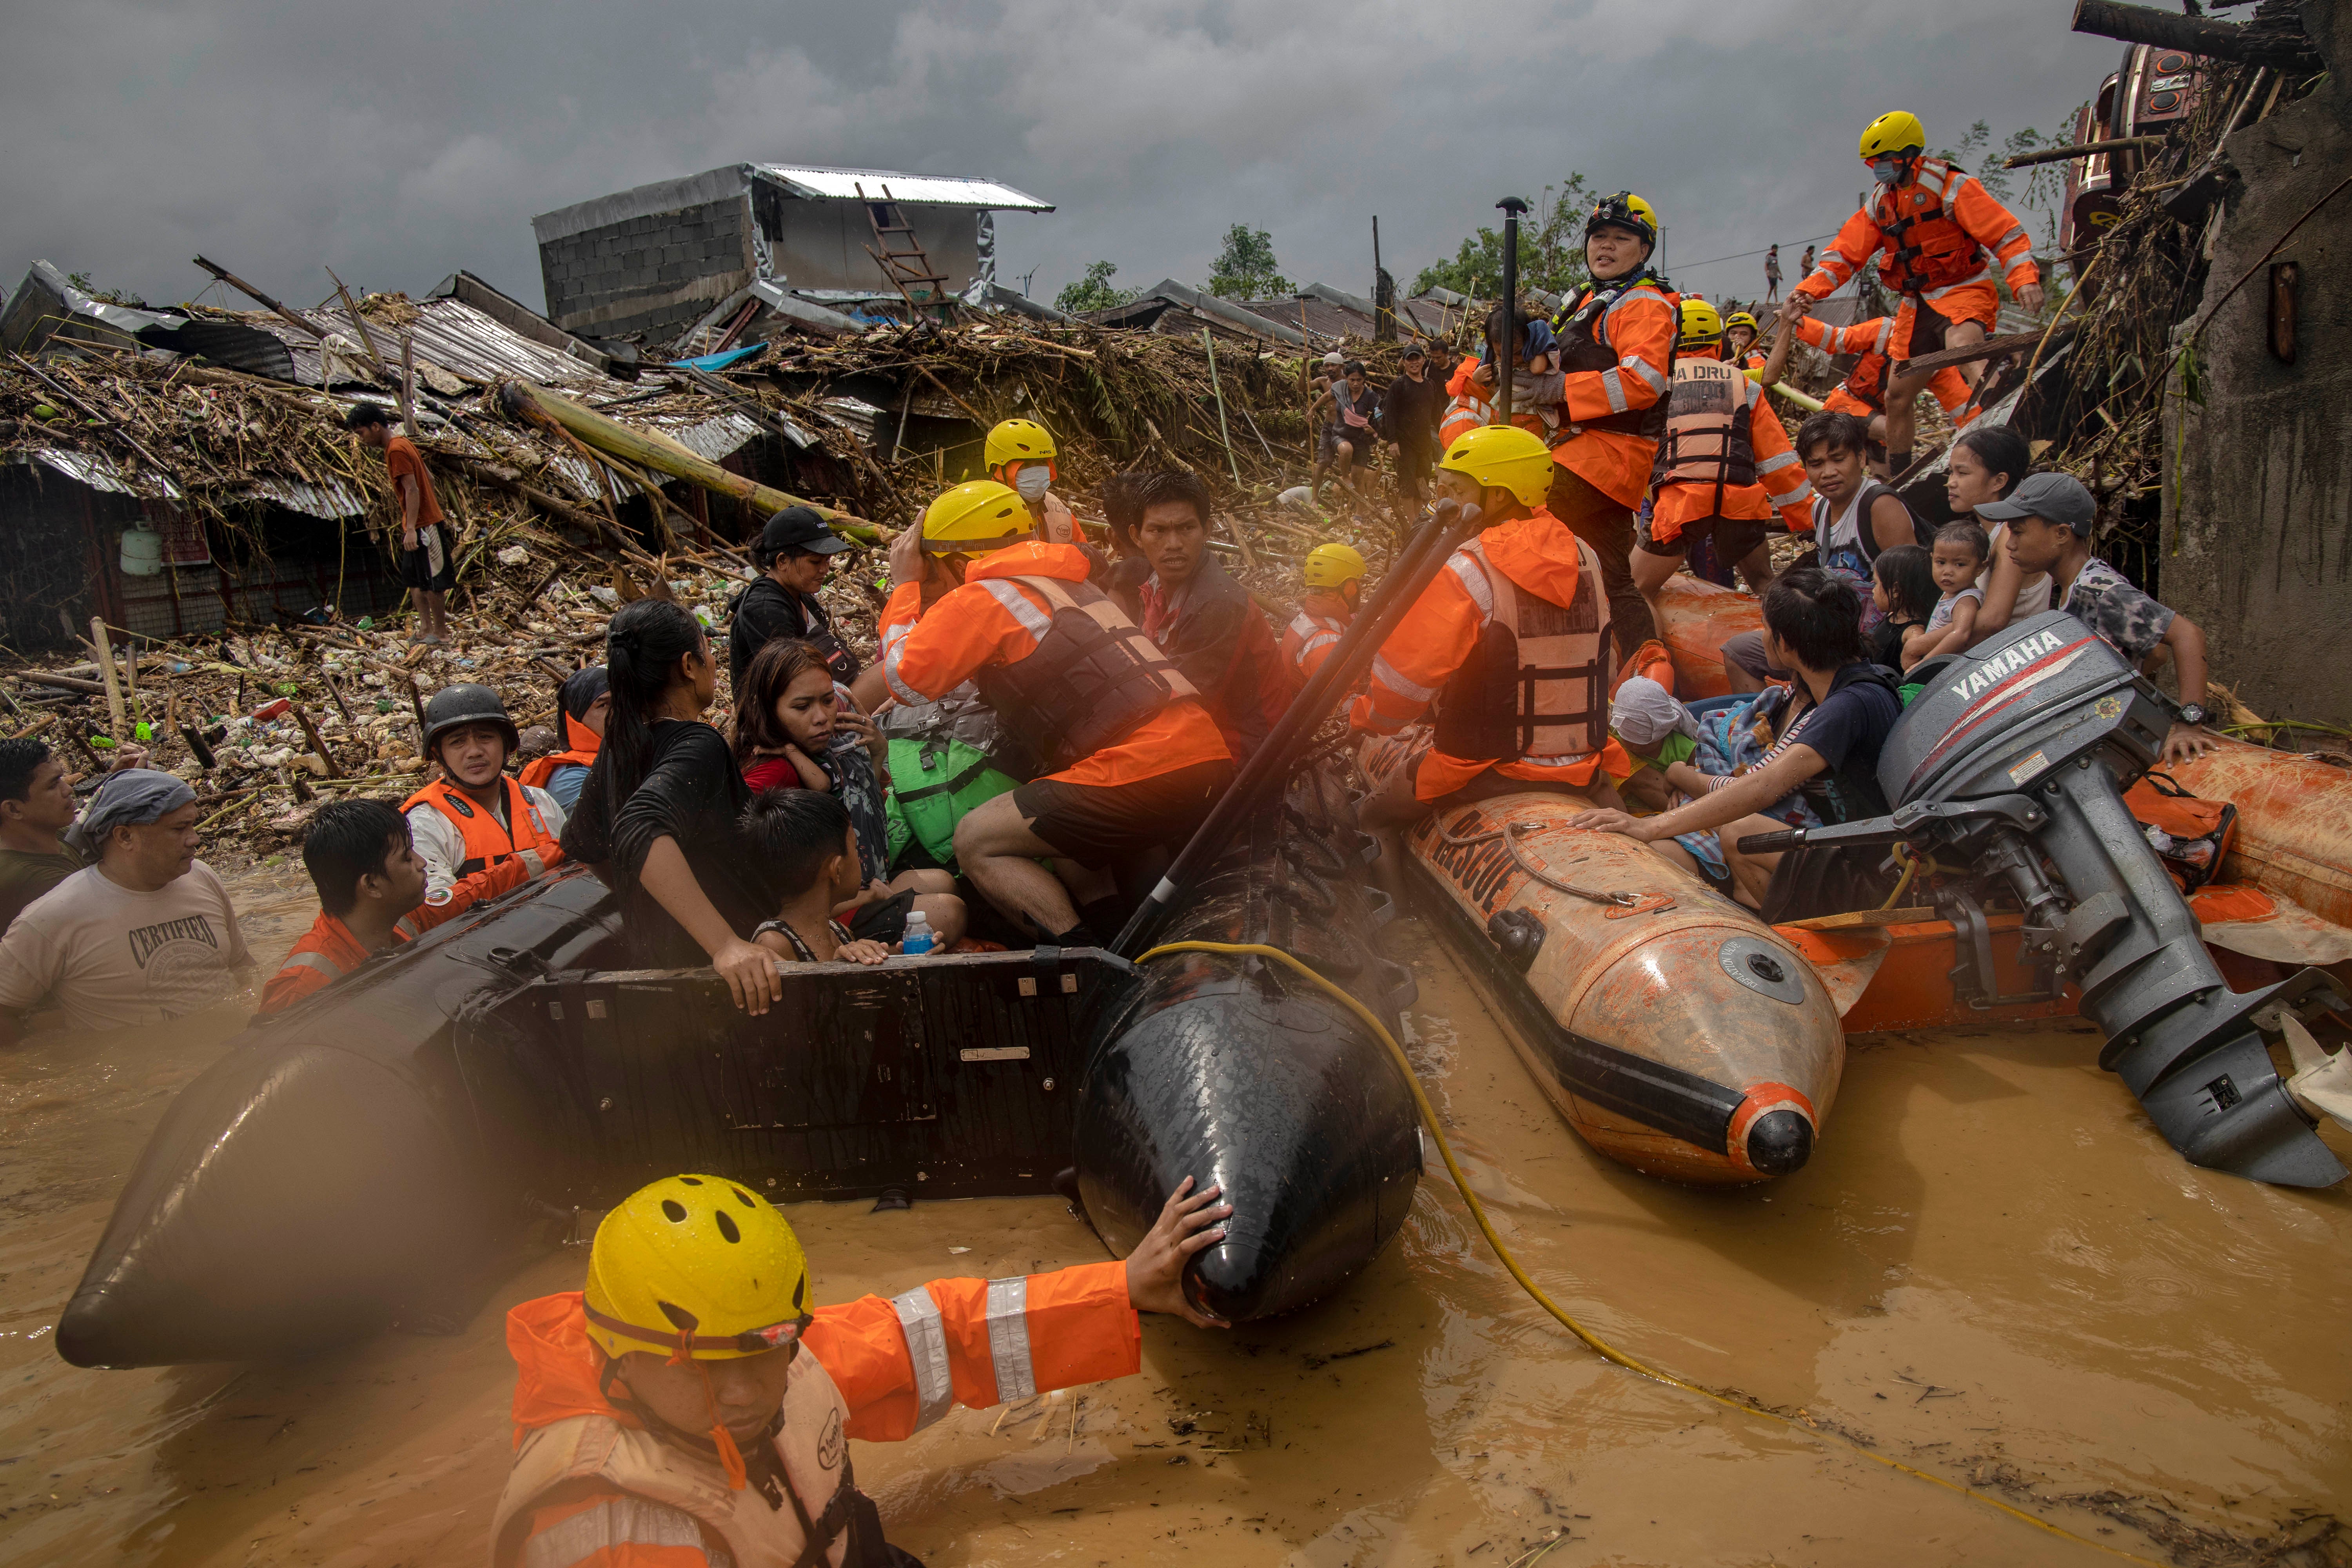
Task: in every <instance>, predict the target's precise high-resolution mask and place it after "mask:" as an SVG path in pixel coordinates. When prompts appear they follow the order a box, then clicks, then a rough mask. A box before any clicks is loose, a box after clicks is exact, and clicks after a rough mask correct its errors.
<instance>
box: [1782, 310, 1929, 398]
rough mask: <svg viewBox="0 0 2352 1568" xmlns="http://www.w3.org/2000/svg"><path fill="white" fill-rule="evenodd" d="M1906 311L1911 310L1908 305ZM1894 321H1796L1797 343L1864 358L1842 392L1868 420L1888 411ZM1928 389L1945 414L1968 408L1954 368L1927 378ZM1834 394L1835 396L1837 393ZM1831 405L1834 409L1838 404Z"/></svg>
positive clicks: (1882, 318)
mask: <svg viewBox="0 0 2352 1568" xmlns="http://www.w3.org/2000/svg"><path fill="white" fill-rule="evenodd" d="M1905 309H1906V310H1907V309H1909V306H1908V304H1907V302H1906V306H1905ZM1797 341H1798V342H1804V343H1811V344H1812V345H1813V347H1815V348H1817V349H1819V350H1821V351H1822V353H1825V354H1832V355H1836V354H1858V355H1860V356H1861V357H1860V358H1859V359H1857V360H1856V361H1855V362H1854V366H1853V370H1851V371H1849V372H1847V373H1846V378H1845V380H1844V381H1843V383H1841V384H1840V389H1841V390H1843V392H1844V393H1845V395H1846V396H1847V397H1849V398H1851V399H1853V401H1854V402H1855V403H1858V404H1860V405H1862V406H1863V408H1864V409H1865V410H1867V413H1865V414H1864V415H1863V417H1864V418H1867V417H1868V416H1869V415H1871V414H1883V413H1885V411H1886V373H1887V372H1888V371H1889V370H1890V369H1892V368H1893V362H1892V360H1891V359H1890V357H1889V353H1888V351H1889V349H1890V348H1891V346H1892V345H1893V343H1894V341H1895V317H1893V316H1873V317H1871V318H1870V320H1868V321H1856V322H1854V323H1853V325H1852V326H1848V327H1833V326H1831V325H1830V324H1829V323H1828V322H1826V321H1815V320H1814V319H1813V318H1812V317H1811V316H1801V317H1799V318H1798V321H1797ZM1927 390H1928V391H1929V392H1930V393H1932V394H1934V395H1935V399H1936V402H1937V405H1938V406H1940V407H1941V408H1942V409H1943V411H1944V412H1945V413H1946V414H1948V415H1957V414H1958V412H1959V411H1960V410H1961V409H1962V408H1965V407H1966V406H1968V401H1969V384H1968V380H1967V378H1966V377H1964V376H1962V375H1961V374H1960V373H1959V371H1958V369H1956V368H1955V367H1953V366H1951V365H1946V366H1945V367H1944V368H1943V369H1941V370H1939V371H1937V373H1936V374H1934V375H1933V376H1931V377H1929V378H1928V381H1927ZM1835 395H1836V394H1835V393H1832V396H1835ZM1830 406H1832V407H1835V406H1836V405H1834V404H1832V405H1830ZM1845 412H1847V413H1849V414H1851V413H1853V412H1854V410H1853V409H1851V408H1849V409H1847V410H1845Z"/></svg>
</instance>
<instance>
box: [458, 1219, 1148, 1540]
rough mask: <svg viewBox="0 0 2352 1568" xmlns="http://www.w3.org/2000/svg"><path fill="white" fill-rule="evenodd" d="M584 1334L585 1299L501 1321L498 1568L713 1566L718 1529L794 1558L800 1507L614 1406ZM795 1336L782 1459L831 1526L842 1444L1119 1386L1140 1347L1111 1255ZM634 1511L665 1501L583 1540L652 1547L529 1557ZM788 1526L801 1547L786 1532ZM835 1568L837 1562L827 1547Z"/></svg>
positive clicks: (927, 1291) (818, 1316) (725, 1536)
mask: <svg viewBox="0 0 2352 1568" xmlns="http://www.w3.org/2000/svg"><path fill="white" fill-rule="evenodd" d="M801 1343H802V1346H803V1352H805V1353H803V1355H802V1356H801V1357H799V1358H798V1359H797V1360H796V1361H795V1362H794V1363H793V1380H792V1384H791V1385H790V1388H789V1391H788V1392H787V1394H786V1395H785V1401H786V1403H785V1422H784V1427H783V1433H782V1437H781V1439H780V1442H779V1453H780V1457H781V1458H782V1460H783V1463H784V1466H785V1471H786V1474H787V1475H788V1476H791V1477H793V1479H795V1481H796V1482H797V1481H799V1480H800V1479H802V1478H803V1477H804V1476H809V1477H812V1478H813V1479H814V1484H812V1485H806V1486H803V1485H797V1484H796V1485H795V1486H794V1488H793V1490H794V1493H795V1494H796V1495H798V1496H800V1497H801V1499H802V1500H803V1506H804V1507H806V1508H807V1510H808V1512H809V1514H810V1516H811V1517H812V1519H818V1518H821V1516H822V1510H823V1509H824V1506H825V1505H826V1504H827V1503H828V1502H829V1501H830V1500H832V1498H833V1497H834V1496H835V1495H836V1492H837V1491H849V1490H850V1489H851V1488H852V1487H853V1485H854V1483H853V1481H852V1479H851V1476H850V1466H849V1462H848V1455H847V1452H846V1447H845V1444H843V1442H842V1441H841V1440H842V1439H843V1438H849V1437H854V1438H857V1439H860V1440H862V1441H868V1442H896V1441H898V1440H899V1439H901V1438H904V1437H908V1436H913V1435H914V1434H915V1433H916V1432H918V1431H919V1430H921V1429H922V1428H923V1427H924V1426H929V1425H930V1424H931V1423H932V1422H934V1421H936V1420H938V1419H939V1418H940V1416H941V1415H945V1414H946V1413H947V1412H948V1411H949V1410H950V1408H952V1407H953V1406H955V1405H967V1406H969V1407H971V1408H974V1409H982V1408H985V1407H987V1406H988V1405H992V1404H996V1403H999V1402H1001V1401H1004V1400H1013V1399H1022V1398H1026V1397H1028V1396H1029V1395H1030V1394H1042V1393H1045V1392H1047V1391H1050V1390H1052V1389H1056V1388H1068V1387H1071V1386H1073V1385H1075V1384H1082V1383H1097V1382H1101V1381H1103V1380H1105V1379H1107V1378H1113V1377H1124V1376H1126V1375H1127V1374H1128V1373H1132V1372H1134V1371H1136V1370H1137V1368H1138V1367H1139V1365H1140V1364H1141V1352H1142V1335H1141V1332H1140V1329H1139V1324H1138V1321H1137V1319H1136V1314H1135V1310H1134V1308H1133V1307H1132V1306H1131V1305H1130V1304H1129V1301H1128V1296H1127V1266H1126V1265H1125V1264H1123V1263H1116V1262H1114V1263H1096V1264H1087V1265H1085V1266H1083V1267H1081V1268H1065V1269H1061V1270H1059V1271H1057V1272H1055V1273H1051V1274H1033V1275H1029V1276H1027V1277H1026V1278H1015V1279H935V1280H933V1281H931V1283H930V1284H929V1285H926V1286H919V1287H917V1288H916V1289H912V1290H909V1291H908V1292H907V1293H906V1294H904V1295H902V1296H900V1297H898V1299H897V1300H890V1301H886V1300H882V1299H881V1298H880V1297H878V1296H866V1297H862V1298H860V1299H859V1300H856V1301H851V1302H848V1303H846V1304H845V1305H842V1306H837V1307H820V1308H818V1309H817V1310H816V1313H815V1321H814V1322H813V1323H811V1324H810V1326H809V1329H808V1331H807V1332H806V1333H805V1334H803V1336H802V1341H801ZM507 1347H508V1349H509V1351H510V1352H513V1355H514V1358H515V1362H516V1364H517V1368H518V1371H519V1376H518V1377H517V1379H516V1384H515V1397H514V1421H515V1439H516V1445H517V1447H518V1448H519V1449H520V1450H521V1452H519V1453H518V1456H517V1460H516V1468H515V1473H514V1475H513V1476H511V1477H509V1481H508V1485H507V1489H506V1492H505V1494H504V1495H503V1496H502V1497H501V1498H500V1500H499V1512H498V1524H497V1527H496V1528H495V1529H494V1531H493V1542H494V1544H493V1552H494V1557H493V1561H494V1562H495V1563H499V1564H509V1563H530V1568H570V1565H571V1564H572V1563H583V1562H585V1563H595V1564H597V1568H704V1565H705V1564H707V1563H709V1562H710V1559H709V1556H708V1555H705V1554H697V1555H685V1554H683V1553H685V1552H696V1553H700V1552H701V1548H700V1540H701V1536H700V1534H699V1531H701V1530H703V1529H706V1528H708V1529H709V1530H710V1531H712V1533H713V1534H714V1535H716V1536H718V1537H719V1539H720V1540H722V1541H725V1542H727V1543H728V1545H729V1548H730V1551H733V1552H735V1555H736V1558H737V1561H738V1562H739V1563H743V1564H744V1565H745V1568H749V1565H750V1564H751V1563H763V1564H764V1563H779V1564H788V1563H793V1562H794V1561H795V1560H796V1556H797V1553H796V1552H794V1553H793V1554H787V1555H772V1553H775V1552H781V1551H782V1550H784V1549H785V1548H787V1547H789V1546H791V1545H792V1544H793V1542H794V1541H797V1539H798V1531H797V1521H796V1520H795V1518H794V1515H793V1510H791V1509H790V1508H789V1507H785V1508H776V1509H772V1508H770V1507H768V1505H767V1503H766V1502H765V1501H764V1500H762V1499H761V1496H760V1494H759V1493H758V1492H757V1491H756V1489H746V1490H745V1491H743V1492H730V1490H729V1489H728V1488H727V1484H726V1479H725V1477H724V1475H723V1473H722V1472H720V1471H719V1468H718V1466H717V1464H716V1463H715V1462H714V1461H713V1460H711V1459H709V1458H705V1457H704V1456H703V1455H701V1454H699V1453H689V1452H688V1451H686V1450H684V1449H681V1448H679V1447H676V1446H674V1445H671V1444H667V1443H664V1442H661V1441H660V1440H658V1439H656V1438H655V1437H653V1436H651V1435H650V1434H648V1433H646V1431H645V1430H644V1429H643V1427H642V1426H641V1425H640V1424H639V1423H638V1422H637V1421H636V1419H635V1417H634V1416H632V1415H629V1414H628V1413H627V1412H625V1411H624V1410H621V1409H618V1408H617V1407H615V1406H614V1405H612V1404H611V1403H610V1402H609V1401H608V1400H607V1399H606V1398H605V1397H604V1394H603V1393H602V1391H601V1390H600V1389H599V1388H598V1386H597V1384H598V1377H599V1374H600V1373H602V1371H603V1367H604V1355H603V1352H601V1351H600V1350H598V1349H597V1347H596V1346H595V1345H594V1344H593V1342H590V1340H589V1339H588V1336H587V1322H586V1317H585V1314H584V1312H583V1298H582V1296H581V1294H580V1293H579V1292H578V1291H567V1292H565V1293H563V1294H561V1295H555V1296H543V1297H541V1298H539V1299H538V1300H530V1301H525V1302H523V1303H522V1304H521V1305H520V1306H518V1307H516V1308H515V1309H514V1310H511V1311H509V1313H508V1314H507ZM803 1365H805V1366H806V1367H807V1369H808V1370H807V1372H806V1373H803V1370H802V1368H803ZM804 1410H805V1412H806V1415H803V1411H804ZM542 1432H544V1433H547V1434H548V1436H547V1437H545V1438H542V1439H541V1440H540V1442H539V1444H538V1445H534V1444H533V1442H532V1439H533V1437H534V1435H535V1434H539V1433H542ZM787 1443H789V1444H792V1445H793V1447H789V1448H788V1447H785V1445H786V1444H787ZM810 1447H814V1454H813V1455H812V1454H810V1453H809V1452H808V1451H807V1450H808V1448H810ZM600 1449H601V1450H602V1451H601V1452H600V1451H599V1450H600ZM616 1455H617V1456H621V1458H619V1459H617V1460H616V1459H615V1458H614V1456H616ZM829 1455H830V1456H833V1457H834V1458H835V1466H837V1468H838V1469H839V1471H840V1479H839V1481H838V1482H837V1483H835V1482H830V1481H828V1480H827V1479H825V1478H826V1477H827V1476H828V1475H829V1473H830V1469H831V1468H833V1467H828V1466H826V1465H825V1464H824V1459H825V1458H827V1457H828V1456H829ZM796 1458H797V1459H799V1460H801V1461H802V1462H800V1463H795V1459H796ZM811 1459H814V1461H815V1463H814V1467H812V1466H811V1465H810V1463H808V1461H809V1460H811ZM590 1460H593V1464H588V1463H587V1462H588V1461H590ZM558 1461H561V1462H558ZM618 1464H625V1465H626V1466H627V1468H626V1470H625V1479H616V1477H615V1476H614V1468H615V1466H616V1465H618ZM583 1465H586V1466H587V1468H584V1469H583V1468H582V1467H583ZM567 1478H570V1479H572V1485H573V1486H581V1485H582V1484H583V1483H586V1496H585V1497H584V1498H583V1497H582V1496H578V1495H569V1494H563V1495H559V1496H557V1497H549V1496H548V1493H549V1490H550V1489H551V1488H552V1487H559V1486H562V1484H563V1483H564V1481H565V1480H566V1479H567ZM600 1482H601V1485H600V1484H599V1483H600ZM852 1495H853V1496H854V1493H853V1494H852ZM542 1499H545V1502H544V1503H542V1501H541V1500H542ZM631 1500H644V1501H646V1502H649V1503H651V1504H653V1507H652V1508H649V1509H630V1508H621V1509H615V1510H610V1511H604V1512H598V1513H596V1514H595V1516H594V1518H593V1521H592V1522H591V1524H590V1525H588V1526H586V1527H584V1528H583V1527H579V1526H573V1527H572V1531H573V1532H574V1533H576V1534H577V1535H579V1536H583V1537H586V1538H588V1539H587V1540H586V1542H585V1544H586V1545H587V1546H588V1550H589V1552H593V1551H596V1550H599V1549H602V1548H603V1542H604V1540H609V1539H610V1537H609V1535H607V1536H605V1537H604V1538H601V1539H600V1538H599V1537H598V1536H597V1533H596V1532H598V1531H612V1530H614V1529H616V1528H617V1529H618V1530H620V1531H628V1532H632V1533H630V1534H629V1536H628V1539H627V1542H626V1544H627V1545H628V1546H629V1547H631V1548H632V1549H633V1550H638V1549H641V1554H637V1555H628V1554H622V1553H619V1552H614V1554H612V1555H608V1556H605V1557H603V1558H596V1557H593V1556H590V1555H587V1554H585V1553H583V1554H582V1555H580V1556H573V1557H569V1558H566V1557H562V1556H561V1555H560V1552H545V1553H541V1554H540V1555H539V1556H537V1557H534V1556H532V1555H531V1554H530V1548H531V1546H532V1545H533V1544H534V1543H536V1542H538V1541H540V1540H541V1539H542V1538H545V1537H547V1536H550V1535H554V1534H557V1533H558V1532H560V1531H564V1529H565V1527H566V1526H567V1524H568V1523H569V1521H571V1520H573V1519H576V1518H580V1517H582V1515H583V1512H584V1511H585V1510H583V1502H584V1503H587V1504H589V1505H592V1506H593V1505H601V1504H603V1503H604V1502H608V1501H610V1502H622V1503H626V1502H628V1501H631ZM722 1515H723V1522H722V1521H721V1517H720V1516H722ZM698 1521H699V1522H698ZM681 1524H686V1525H692V1526H694V1527H695V1528H696V1530H697V1531H698V1534H697V1536H696V1538H695V1540H694V1542H693V1543H692V1544H691V1545H689V1544H688V1543H687V1542H685V1541H683V1540H679V1539H677V1537H679V1536H680V1535H681V1534H682V1531H681V1530H680V1528H679V1527H680V1525H681ZM786 1527H789V1528H790V1530H791V1531H792V1535H793V1541H787V1540H786V1539H785V1537H784V1534H783V1533H782V1532H783V1531H784V1529H785V1528H786ZM730 1531H732V1532H734V1533H732V1534H731V1535H730ZM754 1532H757V1533H756V1535H755V1534H754ZM738 1542H741V1543H743V1544H744V1545H747V1546H756V1548H757V1551H756V1552H754V1554H753V1555H751V1556H748V1557H747V1556H745V1555H744V1554H743V1552H740V1551H737V1550H736V1546H737V1543H738ZM835 1544H836V1545H845V1544H846V1542H835ZM658 1552H677V1553H679V1554H677V1555H657V1554H656V1553H658ZM828 1559H829V1560H830V1561H833V1562H836V1563H837V1562H840V1561H841V1558H840V1557H839V1556H838V1555H835V1554H834V1553H831V1552H829V1553H828Z"/></svg>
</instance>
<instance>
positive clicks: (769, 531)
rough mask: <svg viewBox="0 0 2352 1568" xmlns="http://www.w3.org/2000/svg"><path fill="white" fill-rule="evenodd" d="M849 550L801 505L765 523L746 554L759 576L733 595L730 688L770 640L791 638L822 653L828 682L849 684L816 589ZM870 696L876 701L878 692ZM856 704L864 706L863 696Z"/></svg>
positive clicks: (853, 664)
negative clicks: (829, 672)
mask: <svg viewBox="0 0 2352 1568" xmlns="http://www.w3.org/2000/svg"><path fill="white" fill-rule="evenodd" d="M848 548H849V541H847V540H846V539H844V538H842V537H841V535H839V534H837V533H835V532H834V531H833V530H832V529H830V528H828V527H826V526H825V521H824V519H823V518H821V517H819V516H818V515H817V514H816V513H815V511H814V510H811V509H810V508H808V507H804V506H788V507H786V508H784V510H782V511H780V512H778V513H776V515H775V516H773V517H772V518H770V519H769V520H768V525H767V526H766V527H765V528H762V529H761V531H760V542H759V544H758V545H757V546H755V547H754V548H753V550H752V552H751V562H752V564H753V565H755V566H757V567H759V569H760V574H759V575H758V576H757V577H754V578H752V579H751V585H750V586H749V587H747V588H745V589H744V590H743V591H742V592H741V593H740V594H739V595H736V596H735V603H734V604H733V605H731V606H730V609H731V611H732V613H733V616H734V621H733V624H732V626H730V628H729V631H728V635H727V668H728V672H729V674H730V676H731V677H732V678H733V686H732V688H731V689H733V690H737V691H740V690H741V689H743V674H744V672H745V671H746V670H748V669H750V668H751V660H752V658H753V657H754V656H756V655H757V654H758V653H759V651H760V650H761V648H763V647H767V646H768V644H769V643H770V642H771V641H772V640H773V639H774V638H776V637H793V638H797V639H799V640H800V641H802V642H805V643H810V644H813V645H814V647H815V648H816V650H817V651H818V652H819V653H821V654H823V655H824V662H825V663H826V664H827V665H828V666H830V667H831V668H832V670H833V679H835V681H837V682H839V683H840V684H841V685H843V686H854V685H855V683H856V679H857V677H858V674H859V668H858V663H857V656H856V654H853V653H851V652H850V651H849V650H848V649H847V648H846V647H843V646H842V644H841V639H840V638H839V637H835V636H834V633H833V621H832V619H831V617H829V616H826V615H825V613H824V605H820V604H818V603H817V598H816V591H817V587H818V585H819V584H822V583H823V582H824V574H825V573H826V572H828V571H830V570H831V569H832V566H833V558H834V557H835V555H838V554H840V553H841V552H843V551H845V550H846V549H848ZM872 696H873V697H874V698H875V699H876V700H879V697H880V692H878V691H877V692H875V693H873V694H872ZM859 706H861V707H866V708H870V707H872V706H873V703H872V702H871V701H868V700H866V697H865V696H863V695H861V696H860V698H859Z"/></svg>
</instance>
